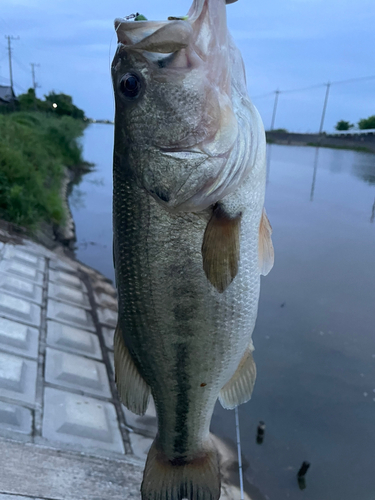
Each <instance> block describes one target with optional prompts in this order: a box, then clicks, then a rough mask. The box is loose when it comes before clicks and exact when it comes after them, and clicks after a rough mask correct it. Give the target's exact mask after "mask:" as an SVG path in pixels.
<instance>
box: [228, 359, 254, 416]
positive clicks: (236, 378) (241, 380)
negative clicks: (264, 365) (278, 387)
mask: <svg viewBox="0 0 375 500" xmlns="http://www.w3.org/2000/svg"><path fill="white" fill-rule="evenodd" d="M256 375H257V370H256V365H255V362H254V359H253V355H252V352H251V350H250V349H247V351H246V352H245V354H244V356H243V358H242V359H241V361H240V364H239V365H238V368H237V370H236V372H235V374H234V375H233V377H232V378H231V379H230V380H229V382H228V383H227V384H225V386H224V387H223V388H222V389H221V391H220V395H219V401H220V403H221V406H222V407H223V408H226V409H227V410H232V409H233V408H235V407H236V406H238V405H240V404H242V403H246V402H247V401H249V399H250V398H251V394H252V392H253V388H254V384H255V379H256Z"/></svg>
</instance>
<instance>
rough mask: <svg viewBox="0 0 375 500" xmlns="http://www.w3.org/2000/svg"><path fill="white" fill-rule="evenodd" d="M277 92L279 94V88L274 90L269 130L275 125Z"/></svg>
mask: <svg viewBox="0 0 375 500" xmlns="http://www.w3.org/2000/svg"><path fill="white" fill-rule="evenodd" d="M279 94H280V90H275V104H274V105H273V113H272V121H271V131H272V130H273V127H274V125H275V118H276V110H277V102H278V100H279Z"/></svg>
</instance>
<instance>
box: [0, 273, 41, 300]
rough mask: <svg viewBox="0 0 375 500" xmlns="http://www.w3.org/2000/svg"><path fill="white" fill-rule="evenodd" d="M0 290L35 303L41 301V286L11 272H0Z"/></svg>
mask: <svg viewBox="0 0 375 500" xmlns="http://www.w3.org/2000/svg"><path fill="white" fill-rule="evenodd" d="M0 290H2V291H4V292H9V293H11V294H13V295H17V296H18V297H22V298H24V299H27V300H30V301H31V302H35V303H36V304H39V305H40V304H41V303H42V287H41V286H39V285H36V284H35V283H33V282H31V281H27V280H23V279H20V278H16V277H15V276H12V275H11V274H5V273H0Z"/></svg>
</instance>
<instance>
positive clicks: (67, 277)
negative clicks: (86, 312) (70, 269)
mask: <svg viewBox="0 0 375 500" xmlns="http://www.w3.org/2000/svg"><path fill="white" fill-rule="evenodd" d="M49 280H50V281H53V282H54V283H57V284H58V285H65V286H70V287H72V288H77V289H78V290H83V291H84V292H86V287H85V285H84V284H83V283H82V281H81V280H80V279H79V277H78V276H77V275H76V274H70V273H65V272H63V271H52V270H50V272H49Z"/></svg>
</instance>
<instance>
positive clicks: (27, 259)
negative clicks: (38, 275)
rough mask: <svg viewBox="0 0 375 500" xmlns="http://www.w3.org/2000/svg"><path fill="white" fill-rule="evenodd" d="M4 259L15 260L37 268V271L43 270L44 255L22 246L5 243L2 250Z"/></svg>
mask: <svg viewBox="0 0 375 500" xmlns="http://www.w3.org/2000/svg"><path fill="white" fill-rule="evenodd" d="M4 259H8V260H16V261H18V262H20V263H21V264H26V265H27V266H31V267H35V268H36V269H39V271H41V272H44V268H45V260H44V257H42V256H40V255H38V254H36V253H34V252H30V251H27V250H26V249H25V248H24V247H20V246H14V245H7V246H6V249H5V251H4Z"/></svg>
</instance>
